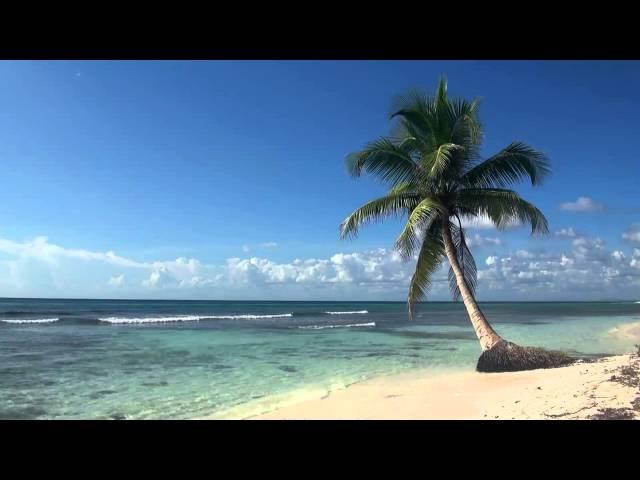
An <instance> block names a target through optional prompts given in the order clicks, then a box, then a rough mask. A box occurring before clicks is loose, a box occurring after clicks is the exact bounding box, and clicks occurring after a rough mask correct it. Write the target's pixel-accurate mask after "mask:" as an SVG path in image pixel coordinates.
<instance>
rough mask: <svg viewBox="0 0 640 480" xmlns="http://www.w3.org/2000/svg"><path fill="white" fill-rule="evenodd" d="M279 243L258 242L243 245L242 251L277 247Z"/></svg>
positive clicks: (247, 251)
mask: <svg viewBox="0 0 640 480" xmlns="http://www.w3.org/2000/svg"><path fill="white" fill-rule="evenodd" d="M277 246H278V244H277V243H276V242H263V243H258V244H256V245H243V246H242V251H243V252H244V253H249V252H250V251H251V250H253V249H261V248H276V247H277Z"/></svg>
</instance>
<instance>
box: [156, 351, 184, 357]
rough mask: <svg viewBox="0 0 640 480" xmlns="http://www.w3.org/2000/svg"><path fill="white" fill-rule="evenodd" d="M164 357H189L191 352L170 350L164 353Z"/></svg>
mask: <svg viewBox="0 0 640 480" xmlns="http://www.w3.org/2000/svg"><path fill="white" fill-rule="evenodd" d="M162 355H163V356H167V357H187V356H189V355H191V352H190V351H189V350H168V351H165V352H162Z"/></svg>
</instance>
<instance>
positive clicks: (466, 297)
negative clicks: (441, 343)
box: [442, 219, 502, 351]
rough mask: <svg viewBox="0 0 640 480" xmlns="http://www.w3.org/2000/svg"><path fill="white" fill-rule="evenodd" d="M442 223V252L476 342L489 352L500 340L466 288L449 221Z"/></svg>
mask: <svg viewBox="0 0 640 480" xmlns="http://www.w3.org/2000/svg"><path fill="white" fill-rule="evenodd" d="M442 223H443V225H442V239H443V241H444V250H445V253H446V254H447V258H448V259H449V263H450V264H451V269H452V270H453V273H454V274H455V276H456V282H457V283H458V288H459V289H460V295H461V296H462V301H463V302H464V306H465V307H466V308H467V313H468V314H469V319H470V320H471V324H472V325H473V329H474V330H475V331H476V335H477V336H478V340H479V341H480V346H481V347H482V350H483V351H486V350H490V349H491V348H492V347H493V346H494V345H496V344H497V343H499V342H501V341H502V338H501V337H500V335H498V334H497V333H496V332H495V330H494V329H493V328H492V327H491V325H490V324H489V322H487V319H486V318H485V317H484V314H483V313H482V311H481V310H480V307H479V306H478V303H477V302H476V300H475V298H473V294H472V293H471V290H469V287H468V286H467V282H466V281H465V279H464V275H463V274H462V269H461V268H460V263H459V262H458V256H457V255H456V249H455V246H454V244H453V239H452V238H451V228H450V227H449V221H448V220H446V219H445V220H444V221H443V222H442Z"/></svg>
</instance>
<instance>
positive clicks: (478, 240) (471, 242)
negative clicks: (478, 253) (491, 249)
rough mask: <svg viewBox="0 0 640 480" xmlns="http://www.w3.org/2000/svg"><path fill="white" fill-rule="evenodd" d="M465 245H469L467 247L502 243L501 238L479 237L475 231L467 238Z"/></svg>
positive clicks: (497, 245) (496, 245)
mask: <svg viewBox="0 0 640 480" xmlns="http://www.w3.org/2000/svg"><path fill="white" fill-rule="evenodd" d="M467 245H468V246H469V248H472V247H484V246H489V245H493V246H495V247H499V246H500V245H502V240H500V239H499V238H497V237H481V236H480V235H478V234H477V233H476V234H475V235H474V236H473V237H472V238H469V239H467Z"/></svg>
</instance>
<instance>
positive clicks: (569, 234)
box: [556, 227, 578, 238]
mask: <svg viewBox="0 0 640 480" xmlns="http://www.w3.org/2000/svg"><path fill="white" fill-rule="evenodd" d="M577 236H578V232H576V231H575V230H574V229H573V227H569V228H561V229H560V230H557V231H556V237H560V238H575V237H577Z"/></svg>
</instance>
